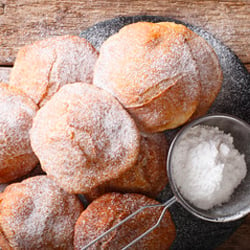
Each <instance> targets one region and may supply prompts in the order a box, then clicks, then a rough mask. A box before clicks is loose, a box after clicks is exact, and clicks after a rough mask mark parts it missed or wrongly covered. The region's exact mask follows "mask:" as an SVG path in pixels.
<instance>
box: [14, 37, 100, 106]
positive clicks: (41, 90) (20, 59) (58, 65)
mask: <svg viewBox="0 0 250 250" xmlns="http://www.w3.org/2000/svg"><path fill="white" fill-rule="evenodd" d="M97 57H98V52H97V51H96V50H95V48H94V47H93V46H92V45H91V44H90V43H89V42H87V40H85V39H84V38H80V37H77V36H71V35H65V36H57V37H51V38H48V39H45V40H41V41H36V42H34V43H33V44H30V45H27V46H24V47H22V48H21V49H20V50H19V52H18V54H17V57H16V61H15V64H14V67H13V69H12V72H11V76H10V84H11V85H12V86H15V87H17V88H19V89H21V90H22V91H23V92H24V93H26V94H27V95H28V96H30V97H31V98H32V99H33V100H34V102H35V103H36V104H37V105H38V106H39V107H41V106H43V105H44V104H45V103H46V102H47V101H48V100H49V99H50V98H51V96H53V95H54V93H55V92H57V91H58V90H59V89H60V88H61V87H62V86H63V85H65V84H67V83H74V82H77V81H83V82H86V83H90V84H91V83H92V78H93V67H94V64H95V62H96V59H97Z"/></svg>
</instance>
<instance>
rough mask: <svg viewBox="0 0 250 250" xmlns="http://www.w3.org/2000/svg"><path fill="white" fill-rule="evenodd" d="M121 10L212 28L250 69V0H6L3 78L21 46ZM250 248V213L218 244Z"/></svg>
mask: <svg viewBox="0 0 250 250" xmlns="http://www.w3.org/2000/svg"><path fill="white" fill-rule="evenodd" d="M120 15H130V16H131V15H160V16H168V17H172V18H176V19H179V20H182V21H185V22H188V23H190V24H194V25H196V26H201V27H202V28H203V29H205V30H207V31H209V32H210V33H212V34H213V35H214V36H215V37H216V38H217V39H218V40H220V41H222V42H223V43H224V44H225V45H227V46H228V47H230V48H231V49H232V51H233V52H234V53H235V54H236V55H237V56H238V57H239V58H240V59H241V61H242V62H243V63H244V65H245V66H246V67H247V69H248V71H249V70H250V0H245V1H235V0H227V1H212V0H207V1H202V0H191V1H188V0H182V1H172V0H169V1H166V0H130V1H123V0H116V1H115V0H107V1H105V0H96V1H95V0H89V1H86V0H82V1H79V0H62V1H59V0H41V1H39V0H0V81H5V82H7V81H8V77H9V73H10V70H11V66H12V65H13V63H14V60H15V56H16V53H17V51H18V49H19V48H20V47H21V46H23V45H25V44H29V43H31V42H33V41H35V40H39V39H43V38H46V37H50V36H54V35H63V34H73V35H78V34H79V33H80V32H81V31H82V30H84V29H85V28H87V27H89V26H91V25H93V24H95V23H97V22H99V21H103V20H105V19H110V18H113V17H116V16H120ZM233 249H235V250H236V249H237V250H238V249H239V250H244V249H250V215H248V217H247V218H246V219H245V222H244V223H243V224H242V226H241V227H240V228H239V229H238V230H237V231H236V232H235V233H234V234H233V235H232V236H231V238H229V239H228V240H227V241H226V242H225V243H224V244H223V245H222V246H220V247H219V248H218V250H233Z"/></svg>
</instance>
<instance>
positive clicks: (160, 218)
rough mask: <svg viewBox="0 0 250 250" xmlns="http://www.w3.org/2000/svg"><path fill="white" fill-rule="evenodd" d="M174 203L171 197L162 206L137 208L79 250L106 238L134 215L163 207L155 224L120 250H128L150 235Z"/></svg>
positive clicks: (174, 198) (83, 249) (173, 198)
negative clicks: (147, 209) (148, 209)
mask: <svg viewBox="0 0 250 250" xmlns="http://www.w3.org/2000/svg"><path fill="white" fill-rule="evenodd" d="M175 202H176V197H175V196H173V197H172V198H171V199H169V200H167V201H166V202H164V203H163V204H155V205H147V206H143V207H141V208H139V209H138V210H136V211H135V212H134V213H132V214H130V215H129V216H127V217H126V218H125V219H123V220H122V221H120V222H119V223H117V224H116V225H115V226H113V227H111V228H110V229H109V230H107V231H106V232H104V233H102V234H101V235H99V236H98V237H97V238H95V239H94V240H92V241H91V242H90V243H88V244H87V245H86V246H84V247H83V248H82V249H81V250H86V249H87V248H88V247H90V246H92V245H93V244H95V243H96V242H97V241H98V240H100V239H102V238H103V237H104V236H106V235H107V234H109V233H110V232H112V231H113V230H114V229H116V228H117V227H119V226H120V225H122V224H123V223H125V222H126V221H128V220H129V219H131V218H132V217H134V216H135V215H137V214H138V213H140V212H141V211H143V210H144V209H146V208H155V207H164V209H163V210H162V212H161V215H160V217H159V219H158V221H157V223H156V224H154V225H153V226H152V227H151V228H149V229H148V230H147V231H145V232H144V233H143V234H141V235H140V236H138V237H137V238H136V239H134V240H133V241H131V242H130V243H129V244H128V245H126V246H125V247H124V248H122V250H125V249H128V248H129V247H131V246H132V245H133V244H134V243H136V242H137V241H138V240H140V239H142V238H143V237H144V236H145V235H147V234H148V233H150V232H151V231H152V230H154V229H155V228H156V227H158V226H159V224H160V222H161V220H162V218H163V216H164V214H165V212H166V210H167V209H168V208H169V207H170V206H171V205H172V204H174V203H175Z"/></svg>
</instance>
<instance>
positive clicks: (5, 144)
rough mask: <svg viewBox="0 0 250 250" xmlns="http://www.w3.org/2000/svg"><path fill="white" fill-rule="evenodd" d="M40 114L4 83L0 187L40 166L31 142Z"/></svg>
mask: <svg viewBox="0 0 250 250" xmlns="http://www.w3.org/2000/svg"><path fill="white" fill-rule="evenodd" d="M37 110H38V107H37V106H36V104H35V103H34V102H33V101H32V100H31V99H30V98H28V97H27V96H26V95H24V94H23V93H21V92H20V91H19V90H17V89H15V88H13V87H10V86H8V85H7V84H5V83H0V184H1V183H7V182H10V181H13V180H15V179H17V178H19V177H21V176H24V175H26V174H27V173H29V172H30V171H31V170H32V169H33V168H34V167H35V166H36V165H37V164H38V159H37V157H36V156H35V154H34V152H33V150H32V148H31V145H30V138H29V130H30V128H31V126H32V121H33V117H34V116H35V114H36V112H37Z"/></svg>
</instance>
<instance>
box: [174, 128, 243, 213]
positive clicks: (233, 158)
mask: <svg viewBox="0 0 250 250" xmlns="http://www.w3.org/2000/svg"><path fill="white" fill-rule="evenodd" d="M246 172H247V169H246V163H245V160H244V155H241V154H240V153H239V151H238V150H237V149H235V148H234V145H233V138H232V136H231V135H230V134H225V133H224V132H223V131H221V130H219V129H218V128H217V127H210V126H201V125H198V126H195V127H193V128H191V129H190V131H188V132H187V133H186V134H185V135H183V138H182V140H181V141H180V142H179V144H178V145H177V146H176V150H175V152H174V155H173V176H174V179H175V181H176V184H177V187H178V188H179V190H180V192H181V193H182V195H183V196H184V197H185V198H186V199H187V200H189V201H190V202H191V203H193V204H194V205H195V206H197V207H199V208H201V209H210V208H212V207H213V206H215V205H220V204H221V203H223V202H226V201H228V200H229V199H230V196H231V194H232V193H233V191H234V189H235V188H236V187H237V186H238V185H239V184H240V182H241V181H242V179H244V177H245V176H246Z"/></svg>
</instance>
